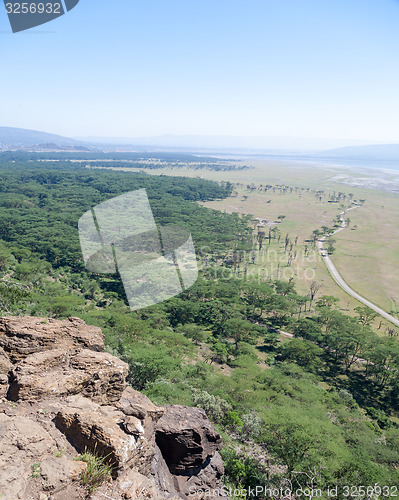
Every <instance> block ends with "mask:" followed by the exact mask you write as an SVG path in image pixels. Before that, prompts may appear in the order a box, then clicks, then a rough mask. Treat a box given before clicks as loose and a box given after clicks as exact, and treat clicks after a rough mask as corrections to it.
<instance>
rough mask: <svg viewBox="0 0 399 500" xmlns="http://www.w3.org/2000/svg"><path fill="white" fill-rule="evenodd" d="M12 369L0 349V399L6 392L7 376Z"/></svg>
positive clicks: (11, 365)
mask: <svg viewBox="0 0 399 500" xmlns="http://www.w3.org/2000/svg"><path fill="white" fill-rule="evenodd" d="M12 368H13V364H12V363H11V361H10V358H9V357H8V356H7V354H6V353H5V351H4V349H3V348H2V347H0V397H2V396H4V395H5V394H6V393H7V390H8V374H9V373H10V371H11V370H12Z"/></svg>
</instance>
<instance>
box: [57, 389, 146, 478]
mask: <svg viewBox="0 0 399 500" xmlns="http://www.w3.org/2000/svg"><path fill="white" fill-rule="evenodd" d="M133 419H134V420H133ZM54 422H55V424H56V426H57V428H58V429H59V430H60V431H61V432H62V433H63V434H65V436H66V437H67V439H68V441H69V442H70V443H71V444H72V446H73V447H74V448H75V449H76V450H78V451H79V452H80V453H82V452H84V451H86V450H87V451H90V452H93V453H95V454H97V455H99V456H102V457H106V460H107V462H108V463H109V464H110V465H112V467H113V468H114V473H115V475H118V474H120V473H121V471H123V470H124V469H127V468H129V467H134V468H135V469H136V470H137V471H139V472H141V473H146V472H147V471H148V470H149V468H150V467H151V463H152V460H153V457H154V454H155V447H154V446H155V445H153V446H151V441H150V442H149V441H148V439H147V438H146V436H145V434H146V432H145V429H144V427H143V425H142V422H141V421H140V420H139V419H137V418H135V417H127V416H126V415H125V414H124V413H123V412H121V411H120V410H118V409H117V408H115V407H114V406H100V405H98V404H96V403H94V402H93V401H90V400H88V399H86V398H83V397H81V396H70V397H68V398H67V400H66V402H65V403H64V404H63V406H62V408H61V409H60V411H59V412H58V414H57V415H56V417H55V420H54ZM150 437H151V436H150Z"/></svg>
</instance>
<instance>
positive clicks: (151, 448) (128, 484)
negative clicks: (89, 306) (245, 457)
mask: <svg viewBox="0 0 399 500" xmlns="http://www.w3.org/2000/svg"><path fill="white" fill-rule="evenodd" d="M127 374H128V366H127V365H126V363H124V362H123V361H121V360H120V359H118V358H116V357H114V356H112V355H111V354H109V353H106V352H104V339H103V335H102V332H101V330H100V329H99V328H96V327H91V326H88V325H86V324H85V323H84V322H83V321H82V320H80V319H79V318H70V319H68V320H64V321H56V320H53V319H42V318H33V317H27V318H16V317H12V318H0V498H1V499H2V500H17V499H23V500H25V499H28V498H29V499H32V500H35V499H38V500H50V499H51V500H64V499H65V500H74V499H82V498H89V496H88V495H87V491H86V490H85V489H84V486H83V485H82V482H81V477H82V473H84V472H85V471H86V469H87V464H86V463H85V462H83V461H80V460H79V459H78V460H77V458H79V455H80V454H81V453H84V452H85V451H90V452H92V453H94V454H96V455H97V456H101V457H105V460H106V462H107V463H108V464H109V465H110V466H111V467H112V479H110V480H109V481H108V482H107V483H106V484H103V485H101V487H100V488H99V489H98V490H97V491H96V492H95V493H93V494H92V496H91V497H90V498H93V499H100V498H111V499H115V500H119V499H121V498H122V499H124V498H126V499H129V498H132V499H133V498H134V499H138V500H140V499H152V498H153V499H160V500H161V499H175V500H177V499H184V498H195V499H200V498H205V497H206V496H205V495H206V493H204V494H202V493H198V494H197V495H193V491H204V492H206V490H209V489H217V488H221V476H222V475H223V464H222V462H221V459H220V456H219V454H218V452H217V450H218V449H220V447H221V439H220V436H219V434H218V433H217V432H216V430H215V429H214V427H213V425H212V424H211V423H210V422H209V420H208V419H207V417H206V414H205V412H204V411H203V410H201V409H198V408H188V407H183V406H165V407H158V406H156V405H154V404H153V403H152V402H151V401H150V400H149V399H148V398H147V397H146V396H144V395H143V394H141V393H140V392H137V391H135V390H134V389H132V388H131V387H128V386H127V384H126V377H127ZM202 495H204V496H202Z"/></svg>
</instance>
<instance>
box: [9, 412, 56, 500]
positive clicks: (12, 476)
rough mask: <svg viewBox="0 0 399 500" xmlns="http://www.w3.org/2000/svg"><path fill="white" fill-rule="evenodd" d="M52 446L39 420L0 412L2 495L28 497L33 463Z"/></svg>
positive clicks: (12, 497) (15, 499)
mask: <svg viewBox="0 0 399 500" xmlns="http://www.w3.org/2000/svg"><path fill="white" fill-rule="evenodd" d="M53 447H54V441H53V440H52V438H51V436H50V435H49V434H48V433H47V432H46V431H45V430H44V429H43V428H42V427H41V426H40V425H39V424H37V423H36V422H34V421H32V420H30V419H29V418H26V417H21V416H18V417H9V416H7V415H5V414H0V471H1V473H0V493H1V494H2V495H3V496H2V497H0V498H6V499H9V500H17V499H24V500H25V499H26V498H28V495H27V491H28V485H29V479H30V477H31V476H32V472H33V469H32V467H33V465H34V464H35V463H39V460H38V459H37V457H43V456H46V455H47V454H49V453H51V451H52V449H53Z"/></svg>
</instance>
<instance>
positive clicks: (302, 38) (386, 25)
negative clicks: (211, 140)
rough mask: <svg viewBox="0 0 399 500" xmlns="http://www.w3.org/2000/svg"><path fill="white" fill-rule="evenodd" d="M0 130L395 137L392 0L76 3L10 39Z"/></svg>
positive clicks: (2, 28)
mask: <svg viewBox="0 0 399 500" xmlns="http://www.w3.org/2000/svg"><path fill="white" fill-rule="evenodd" d="M0 32H1V33H0V56H1V68H2V69H1V71H2V75H1V81H0V89H1V104H0V125H4V126H15V127H25V128H34V129H39V130H45V131H49V132H54V133H60V134H65V135H75V136H76V135H107V136H146V135H159V134H168V133H171V134H205V135H213V134H225V135H245V136H251V135H256V136H261V135H272V136H279V135H284V136H285V135H287V136H303V137H331V138H354V139H370V140H376V141H396V142H399V1H397V0H240V1H238V0H169V1H168V0H108V1H105V0H80V3H79V4H78V5H77V7H75V9H73V10H72V11H71V12H70V13H68V14H66V15H65V16H63V17H61V18H59V19H57V20H55V21H53V22H51V23H48V24H46V25H43V26H41V27H38V28H36V29H34V30H30V31H27V32H23V33H19V34H12V33H11V31H10V28H9V24H8V19H7V16H6V13H5V9H4V6H3V5H1V6H0Z"/></svg>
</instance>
